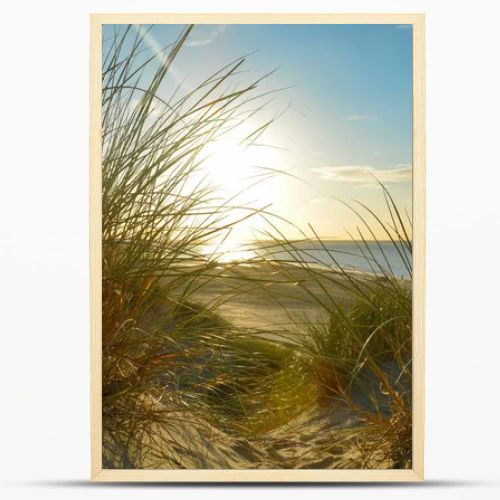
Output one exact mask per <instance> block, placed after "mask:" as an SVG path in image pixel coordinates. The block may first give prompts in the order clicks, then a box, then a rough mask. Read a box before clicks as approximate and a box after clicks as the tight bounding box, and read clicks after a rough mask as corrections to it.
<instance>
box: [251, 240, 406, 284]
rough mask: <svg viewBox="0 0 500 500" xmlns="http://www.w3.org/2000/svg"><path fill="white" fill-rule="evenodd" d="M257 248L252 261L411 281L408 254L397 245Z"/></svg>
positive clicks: (263, 245)
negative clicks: (301, 263) (283, 263)
mask: <svg viewBox="0 0 500 500" xmlns="http://www.w3.org/2000/svg"><path fill="white" fill-rule="evenodd" d="M257 246H258V248H255V247H254V249H253V258H261V259H266V260H275V261H280V262H286V263H290V264H296V265H299V263H300V262H307V263H308V264H309V265H312V266H318V267H321V268H333V269H338V268H339V267H341V268H343V269H345V270H349V271H358V272H363V273H371V274H376V275H384V274H390V275H392V276H395V277H397V278H403V279H410V278H411V270H412V256H411V252H410V249H409V248H407V247H406V246H405V245H404V244H402V243H401V242H399V241H398V242H395V243H393V242H392V241H378V242H377V241H365V242H363V241H322V242H321V241H300V242H294V243H293V244H290V245H287V244H282V245H279V246H278V245H276V244H273V243H271V242H259V243H258V244H257ZM247 257H248V256H247ZM248 260H252V259H248Z"/></svg>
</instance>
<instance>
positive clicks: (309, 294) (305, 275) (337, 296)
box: [195, 262, 348, 331]
mask: <svg viewBox="0 0 500 500" xmlns="http://www.w3.org/2000/svg"><path fill="white" fill-rule="evenodd" d="M213 273H214V276H215V275H216V276H217V277H216V278H214V279H213V281H210V282H209V283H207V284H206V285H204V286H203V287H202V288H200V289H199V290H198V291H197V293H196V294H195V300H196V301H197V302H199V303H201V304H203V305H206V306H210V307H214V306H216V307H217V312H218V313H219V314H220V315H221V316H222V317H223V318H225V319H227V320H228V321H230V322H231V323H232V324H234V325H236V326H239V327H244V328H250V329H254V328H255V329H265V330H274V331H282V330H284V331H286V330H287V327H288V326H289V325H290V323H291V322H292V321H293V322H295V323H303V324H314V323H318V322H325V321H327V315H326V313H325V310H326V309H325V307H326V308H329V307H331V305H332V301H334V300H335V301H337V302H338V301H339V300H348V295H347V293H346V292H345V291H344V289H343V288H342V286H343V285H345V284H346V282H347V280H346V278H344V277H342V276H339V274H338V273H334V272H332V271H327V270H326V271H322V270H317V271H316V274H315V278H314V279H313V278H311V271H310V270H307V271H306V270H303V269H301V268H300V267H298V266H291V265H289V266H284V265H283V264H280V265H277V264H273V263H270V262H269V263H260V264H251V265H247V264H233V265H231V266H225V268H224V267H223V266H221V267H220V268H218V269H217V270H216V271H214V272H213ZM334 281H335V282H337V283H335V282H334ZM228 292H229V293H231V292H232V297H231V299H230V300H227V294H228ZM221 297H225V299H224V301H222V302H221Z"/></svg>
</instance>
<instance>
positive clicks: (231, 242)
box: [203, 124, 286, 261]
mask: <svg viewBox="0 0 500 500" xmlns="http://www.w3.org/2000/svg"><path fill="white" fill-rule="evenodd" d="M255 129H256V127H252V126H251V124H243V125H240V126H238V127H236V128H235V129H233V130H231V131H230V132H228V133H227V134H225V135H224V136H223V137H222V138H220V139H218V140H216V141H213V142H211V143H209V144H207V145H206V146H205V148H204V153H205V158H204V161H203V171H204V174H205V175H206V176H207V181H208V182H209V183H210V185H211V186H213V189H214V192H215V193H216V194H217V195H218V196H220V199H221V200H224V201H225V202H227V201H229V204H230V205H231V206H234V207H243V208H241V209H238V208H235V209H234V210H235V212H238V211H239V212H241V217H242V218H243V217H244V211H245V210H246V212H247V213H249V210H250V211H251V210H262V209H269V208H270V207H271V206H272V205H273V204H275V203H276V202H277V201H278V199H279V197H280V196H281V192H280V181H279V177H280V176H279V172H280V171H282V170H284V169H285V167H286V158H285V156H284V154H283V152H282V151H280V149H279V148H277V147H275V146H274V145H273V146H271V145H268V144H273V143H274V141H273V139H274V140H275V138H273V137H272V136H270V135H269V134H268V135H267V137H266V142H265V143H263V142H261V141H259V142H258V143H257V142H254V143H248V141H247V142H245V139H246V138H247V137H248V136H249V135H251V134H252V132H253V131H254V130H255ZM264 226H265V221H264V219H263V218H262V217H260V216H257V215H254V216H251V217H248V218H245V219H244V220H242V221H241V222H238V223H237V224H236V225H234V226H233V227H232V229H231V231H230V233H229V234H227V235H225V239H224V241H223V242H218V243H215V244H214V245H211V246H210V248H209V251H212V252H213V251H214V250H215V248H218V249H217V255H218V257H217V260H219V261H229V260H243V259H246V258H248V257H249V255H250V254H249V253H248V252H247V250H245V249H244V248H245V246H246V245H247V244H248V243H249V242H250V241H252V240H254V239H255V237H256V233H258V232H259V231H260V230H262V229H263V227H264Z"/></svg>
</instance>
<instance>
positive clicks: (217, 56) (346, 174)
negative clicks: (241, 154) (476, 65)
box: [104, 25, 412, 237]
mask: <svg viewBox="0 0 500 500" xmlns="http://www.w3.org/2000/svg"><path fill="white" fill-rule="evenodd" d="M110 29H111V27H109V26H108V27H105V31H104V38H106V36H107V34H108V35H109V30H110ZM181 29H182V26H176V25H156V26H154V27H153V29H152V31H151V37H150V41H152V43H153V46H154V45H157V46H165V45H166V44H167V43H168V42H171V41H173V40H174V39H175V38H176V36H177V35H178V34H179V32H180V30H181ZM411 35H412V32H411V27H410V26H406V25H403V26H401V25H198V26H195V28H194V30H193V32H192V34H191V37H190V39H189V40H188V43H187V44H186V46H185V47H184V48H183V51H182V52H181V54H180V55H179V57H178V59H177V60H176V63H175V72H174V73H173V74H172V76H173V79H175V80H177V81H181V80H183V81H184V84H183V85H185V87H186V90H187V89H189V86H190V85H191V86H194V85H195V84H196V83H197V82H199V81H200V80H201V79H202V78H203V77H206V76H207V75H208V74H210V73H211V72H214V71H216V70H217V69H219V68H220V67H222V66H224V65H225V64H227V63H228V62H230V61H232V60H234V59H236V58H238V57H240V56H242V55H244V54H251V55H250V56H249V57H248V58H247V61H246V63H245V66H246V68H247V69H248V70H249V71H248V72H247V73H244V74H242V75H241V79H243V80H244V79H247V78H248V79H253V78H256V77H258V76H260V75H262V74H264V73H266V72H268V71H271V70H274V69H278V70H277V71H276V72H275V73H273V74H272V75H271V76H270V77H269V78H267V79H266V80H265V81H264V82H263V83H262V84H261V88H262V90H264V91H265V90H271V89H277V88H282V87H287V89H286V90H283V91H280V92H278V93H277V94H276V96H275V98H274V100H273V101H272V102H271V103H270V104H269V105H268V111H269V112H270V113H278V112H280V111H282V110H284V109H287V111H286V113H285V114H284V115H283V116H281V117H280V118H279V119H278V120H277V121H276V122H275V123H274V124H273V126H272V127H271V128H270V129H269V133H267V132H266V134H267V135H266V141H267V143H269V144H272V145H276V146H279V147H281V148H283V150H286V153H284V156H283V157H280V158H278V159H276V158H275V157H272V158H271V157H269V161H271V159H272V160H276V161H277V162H278V163H280V165H279V168H286V169H287V170H288V169H290V171H291V172H293V174H294V175H297V176H299V177H300V178H301V179H303V180H304V181H305V182H304V183H300V182H294V181H293V180H290V179H286V180H281V181H280V182H279V183H277V184H276V183H275V184H274V185H273V189H272V191H273V193H276V189H277V190H278V191H280V196H273V200H272V202H273V209H274V210H276V211H277V212H278V213H279V214H280V215H283V216H285V217H287V218H291V219H293V221H294V222H295V223H296V224H298V225H299V226H301V227H304V226H305V225H307V223H312V224H313V225H314V226H315V227H316V228H317V230H318V232H319V233H320V234H321V235H322V236H324V237H343V235H344V233H343V228H344V227H348V228H352V226H353V225H354V224H356V219H355V217H354V216H353V214H351V213H349V211H348V210H347V209H345V207H343V206H342V205H341V204H339V202H338V201H337V200H336V198H340V199H343V200H345V201H349V200H351V199H357V200H360V201H362V202H364V203H367V204H369V205H370V206H371V207H373V208H374V209H375V210H376V211H378V212H381V211H383V196H382V195H381V193H380V190H379V189H377V188H376V184H375V183H374V181H373V179H372V177H371V176H372V174H373V175H376V176H377V177H378V178H379V179H380V180H381V181H383V182H384V183H386V184H387V186H388V188H389V189H390V191H391V193H393V195H394V197H395V199H396V201H397V203H398V204H399V205H400V206H402V207H405V208H407V209H408V211H410V210H411V158H412V36H411ZM171 83H172V84H174V83H176V82H171ZM168 88H169V87H168V86H167V87H166V88H165V90H164V91H165V92H167V93H168ZM219 149H221V148H219ZM263 161H264V162H265V161H266V157H264V160H263ZM268 166H274V165H268Z"/></svg>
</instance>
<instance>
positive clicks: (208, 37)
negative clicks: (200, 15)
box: [186, 24, 227, 47]
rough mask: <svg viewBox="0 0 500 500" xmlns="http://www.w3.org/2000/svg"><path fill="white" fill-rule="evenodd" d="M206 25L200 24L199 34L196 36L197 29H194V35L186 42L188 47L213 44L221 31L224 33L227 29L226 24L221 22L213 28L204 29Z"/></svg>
mask: <svg viewBox="0 0 500 500" xmlns="http://www.w3.org/2000/svg"><path fill="white" fill-rule="evenodd" d="M203 28H205V27H204V26H200V27H199V29H200V31H199V34H198V36H196V30H195V31H194V33H195V34H194V35H193V36H192V37H191V38H190V39H188V41H187V42H186V47H201V46H203V45H209V44H211V43H212V42H213V41H214V40H215V39H216V38H217V37H218V36H219V35H220V34H221V33H224V31H226V29H227V26H226V25H224V24H219V25H217V26H215V27H214V28H213V29H211V30H209V31H208V30H206V29H205V31H202V30H203Z"/></svg>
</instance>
